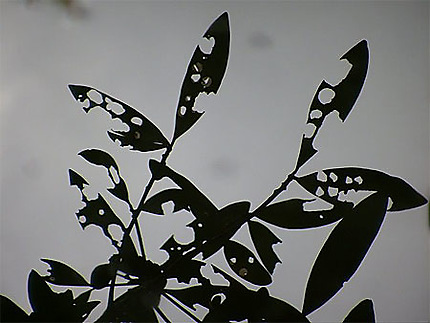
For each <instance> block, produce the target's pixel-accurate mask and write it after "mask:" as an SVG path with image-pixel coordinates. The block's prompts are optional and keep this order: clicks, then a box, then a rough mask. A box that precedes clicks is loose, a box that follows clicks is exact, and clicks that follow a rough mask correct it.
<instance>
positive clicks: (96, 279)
mask: <svg viewBox="0 0 430 323" xmlns="http://www.w3.org/2000/svg"><path fill="white" fill-rule="evenodd" d="M115 275H116V269H115V267H114V266H113V265H112V263H106V264H101V265H98V266H97V267H95V268H94V269H93V271H92V273H91V280H90V281H91V286H93V287H94V288H95V289H102V288H104V287H107V286H109V283H110V282H111V281H112V279H113V278H114V277H115Z"/></svg>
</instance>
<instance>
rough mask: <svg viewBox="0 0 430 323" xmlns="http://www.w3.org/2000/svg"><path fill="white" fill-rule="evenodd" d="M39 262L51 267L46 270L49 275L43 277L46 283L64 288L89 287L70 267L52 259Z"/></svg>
mask: <svg viewBox="0 0 430 323" xmlns="http://www.w3.org/2000/svg"><path fill="white" fill-rule="evenodd" d="M41 260H42V261H43V262H46V263H47V264H48V265H49V266H50V267H51V268H49V269H48V272H49V274H50V275H49V276H45V277H44V278H45V280H46V281H47V282H49V283H52V284H55V285H65V286H89V283H88V282H87V281H86V280H85V278H84V277H82V275H81V274H79V273H78V272H77V271H76V270H74V269H73V268H72V267H70V266H68V265H66V264H64V263H62V262H60V261H56V260H52V259H41Z"/></svg>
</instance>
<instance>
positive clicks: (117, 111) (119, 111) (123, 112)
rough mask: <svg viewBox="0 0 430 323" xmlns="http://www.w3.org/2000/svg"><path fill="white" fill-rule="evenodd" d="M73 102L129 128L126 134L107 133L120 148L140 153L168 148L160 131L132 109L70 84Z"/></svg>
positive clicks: (106, 96)
mask: <svg viewBox="0 0 430 323" xmlns="http://www.w3.org/2000/svg"><path fill="white" fill-rule="evenodd" d="M69 89H70V92H72V95H73V97H74V98H75V100H77V101H79V102H81V103H86V102H88V106H87V107H85V106H84V107H83V109H84V111H85V112H87V113H88V112H89V111H90V110H91V109H94V108H97V107H99V108H101V109H103V110H105V111H106V112H107V113H108V114H109V115H110V116H111V118H112V119H119V120H120V121H122V122H123V123H124V125H126V126H127V127H128V131H115V130H112V131H108V136H109V138H110V139H111V140H112V141H115V140H118V141H119V142H120V145H121V146H123V147H124V146H130V149H132V150H138V151H140V152H146V151H153V150H159V149H163V148H166V147H168V146H169V142H168V140H167V139H166V138H165V137H164V135H163V134H162V132H161V131H160V130H159V129H158V128H157V127H156V126H155V125H154V124H153V123H152V122H151V121H150V120H149V119H148V118H146V117H145V116H144V115H143V114H141V113H140V112H139V111H137V110H135V109H134V108H132V107H131V106H129V105H127V104H125V103H123V102H121V101H119V100H118V99H115V98H114V97H111V96H109V95H107V94H105V93H103V92H101V91H99V90H96V89H94V88H91V87H88V86H85V85H73V84H70V85H69Z"/></svg>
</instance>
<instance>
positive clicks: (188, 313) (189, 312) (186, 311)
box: [162, 292, 202, 323]
mask: <svg viewBox="0 0 430 323" xmlns="http://www.w3.org/2000/svg"><path fill="white" fill-rule="evenodd" d="M162 295H163V296H164V297H165V298H166V299H167V300H168V301H169V302H171V303H172V304H173V305H175V306H176V307H177V308H178V309H180V310H181V311H182V312H183V313H185V314H187V315H188V317H189V318H191V319H192V320H194V322H197V323H201V322H202V321H200V319H199V318H198V317H197V316H195V315H194V314H193V313H192V312H191V311H190V310H188V309H187V308H185V307H183V306H182V305H181V304H180V303H179V302H178V301H177V300H176V299H174V298H173V297H172V296H170V295H169V294H167V293H166V292H164V293H162Z"/></svg>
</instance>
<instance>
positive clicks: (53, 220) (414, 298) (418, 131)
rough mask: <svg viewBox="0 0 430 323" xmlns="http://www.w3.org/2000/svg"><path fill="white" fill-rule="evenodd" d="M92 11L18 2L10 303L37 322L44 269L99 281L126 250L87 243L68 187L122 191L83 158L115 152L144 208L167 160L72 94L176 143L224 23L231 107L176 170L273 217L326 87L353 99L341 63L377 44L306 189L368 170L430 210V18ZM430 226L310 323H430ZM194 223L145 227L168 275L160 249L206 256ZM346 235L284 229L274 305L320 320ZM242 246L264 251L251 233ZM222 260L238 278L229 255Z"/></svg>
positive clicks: (371, 12) (346, 8) (378, 246)
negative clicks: (345, 321)
mask: <svg viewBox="0 0 430 323" xmlns="http://www.w3.org/2000/svg"><path fill="white" fill-rule="evenodd" d="M79 4H80V6H81V7H82V9H83V10H84V11H85V12H84V13H83V14H81V15H79V14H73V13H68V12H67V11H66V10H62V8H61V7H60V6H57V5H54V3H53V2H52V1H42V2H39V1H33V2H32V3H30V4H28V3H26V2H25V1H5V0H2V1H1V2H0V10H1V16H0V18H1V20H0V36H1V39H0V45H1V51H0V54H1V56H0V63H1V65H0V68H1V69H0V78H1V88H0V90H1V92H0V95H1V109H0V113H1V115H0V118H1V151H0V154H1V155H0V156H1V157H0V158H1V237H0V239H1V240H0V241H1V249H0V250H1V268H0V269H1V272H0V278H1V285H0V291H1V293H2V294H3V295H7V296H8V297H10V298H11V299H13V300H14V301H16V302H17V303H18V304H20V305H21V306H22V307H24V308H25V309H26V310H28V311H29V310H30V307H29V304H28V301H27V293H26V284H27V283H26V280H27V276H28V273H29V272H30V270H31V269H32V268H35V269H36V270H38V271H39V272H40V273H41V274H44V273H45V272H46V268H47V266H46V265H45V264H44V263H42V262H40V261H39V259H40V258H50V259H56V260H60V261H63V262H65V263H68V264H70V265H71V266H73V267H74V268H76V269H77V270H79V271H80V272H81V273H82V274H84V275H85V276H86V277H87V278H89V275H90V273H91V270H92V268H93V267H94V266H96V265H97V264H99V263H102V262H106V261H107V259H108V257H109V256H110V254H111V253H112V251H113V249H112V248H111V247H109V243H108V240H107V239H105V238H104V237H103V236H102V234H101V233H100V232H99V230H98V228H89V229H87V230H86V231H82V230H81V228H80V226H79V224H78V222H77V221H76V218H75V216H74V213H75V211H76V210H77V209H78V208H80V207H81V203H80V195H79V193H78V191H77V189H76V188H71V187H69V185H68V176H67V170H68V169H69V168H73V169H75V170H76V171H78V172H79V173H81V174H82V175H84V177H86V178H87V180H89V181H90V182H91V183H94V184H96V185H95V186H96V187H95V188H94V192H97V190H98V189H103V188H104V187H105V185H106V184H107V183H108V181H107V180H106V179H105V178H106V176H105V171H104V170H103V169H101V168H95V167H93V166H91V165H89V164H87V163H86V162H85V161H84V160H83V159H82V158H80V157H79V156H77V153H78V152H79V151H81V150H83V149H85V148H100V149H104V150H106V151H108V152H110V153H111V154H112V155H113V156H114V157H115V158H116V160H117V162H118V163H119V165H120V167H121V171H122V174H123V177H124V178H125V179H126V180H127V182H128V184H129V189H130V191H131V197H132V200H133V201H134V203H137V201H138V199H139V198H140V194H141V192H142V189H143V187H144V185H145V183H146V181H147V179H148V175H149V172H148V170H147V166H146V161H147V157H149V156H151V157H152V158H159V155H160V153H150V154H147V155H145V154H140V153H136V152H129V151H128V150H127V149H120V148H119V147H118V145H117V144H114V143H112V142H111V141H110V140H109V139H108V138H107V136H106V130H108V129H110V128H111V123H110V122H109V120H108V118H107V115H105V114H103V113H102V111H100V113H99V111H97V112H95V111H94V112H93V113H90V114H89V115H86V114H85V113H84V112H83V111H82V110H81V109H80V105H79V104H77V103H76V102H75V101H74V100H73V98H72V96H71V95H70V94H69V92H68V89H67V87H66V86H67V84H69V83H75V84H76V83H77V84H86V85H90V86H94V87H96V88H98V89H100V90H101V91H104V92H106V93H109V94H111V95H113V96H115V97H117V98H119V99H121V100H123V101H124V102H127V103H129V104H130V105H132V106H134V107H135V108H137V109H139V110H140V111H141V112H143V113H144V114H145V115H146V116H147V117H148V118H150V119H151V120H152V121H153V122H154V123H156V124H157V125H158V126H159V128H160V129H161V130H162V131H163V132H164V133H165V135H166V136H167V137H168V138H170V137H171V135H172V132H173V122H174V113H175V108H176V102H177V97H178V93H179V90H180V85H181V82H182V79H183V76H184V73H185V69H186V66H187V64H188V61H189V59H190V57H191V55H192V53H193V51H194V48H195V46H196V44H197V43H198V42H199V40H200V36H201V35H202V34H203V33H204V31H205V30H206V29H207V27H208V26H209V25H210V23H211V22H212V21H213V20H214V19H215V18H216V17H218V16H219V15H220V14H221V13H222V12H224V11H228V12H229V14H230V23H231V33H232V37H231V52H230V60H229V64H228V69H227V73H226V76H225V79H224V82H223V84H222V86H221V89H220V91H219V94H218V95H217V96H211V97H208V98H201V99H200V101H199V106H200V107H202V109H203V110H205V111H206V113H205V115H204V116H203V118H202V119H201V120H200V121H199V122H198V123H197V124H196V125H195V126H194V127H193V128H192V129H191V130H190V131H189V132H188V133H187V134H186V135H184V136H183V137H182V138H181V139H180V140H179V141H178V143H177V146H176V147H175V150H174V152H173V153H172V155H171V157H170V159H169V165H170V166H171V167H173V168H174V169H176V170H177V171H179V172H181V173H183V174H184V175H186V176H187V177H188V178H190V179H191V180H192V181H193V182H194V183H195V184H196V185H197V186H198V187H199V188H200V189H202V191H203V192H205V193H206V194H207V195H208V196H209V197H210V198H211V199H212V200H213V201H214V203H215V204H216V205H217V206H218V207H222V206H225V205H226V204H229V203H231V202H233V201H238V200H249V201H251V203H252V208H255V207H257V206H258V204H259V203H261V202H262V201H263V200H264V199H265V198H266V197H267V196H268V195H269V194H270V193H271V191H272V190H273V189H274V188H275V187H277V186H278V185H279V183H280V182H281V181H282V180H283V179H284V177H285V175H286V174H287V173H288V172H289V171H291V170H292V168H293V167H294V163H295V160H296V155H297V152H298V148H299V142H300V137H301V133H302V131H303V129H304V124H305V121H306V115H307V110H308V106H309V103H310V101H311V99H312V97H313V95H314V92H315V90H316V88H317V86H318V85H319V83H320V82H321V80H322V79H326V80H327V81H329V82H331V83H333V84H336V83H337V82H338V81H339V80H341V79H342V78H343V77H344V76H345V74H346V72H347V70H348V65H347V64H346V63H344V62H341V61H339V60H338V58H339V57H340V56H341V55H342V54H343V53H345V52H346V51H347V50H348V49H349V48H351V47H352V46H353V45H355V44H356V43H357V42H358V41H360V40H361V39H363V38H364V39H367V40H368V42H369V49H370V66H369V72H368V78H367V81H366V84H365V87H364V90H363V92H362V94H361V96H360V98H359V100H358V102H357V105H356V106H355V108H354V110H353V111H352V113H351V114H350V115H349V117H348V119H347V120H346V123H344V124H342V123H341V122H339V121H338V119H337V118H336V117H335V116H332V117H331V118H330V119H328V120H327V122H326V123H327V124H326V126H325V127H324V128H323V130H322V131H321V133H320V136H319V137H318V140H317V142H316V145H317V147H318V148H319V150H320V152H319V154H318V155H317V156H316V157H314V159H313V160H312V161H311V162H309V163H308V164H307V165H305V167H304V169H303V172H302V173H303V174H304V173H308V172H312V171H315V170H319V169H322V168H327V167H334V166H361V167H368V168H373V169H379V170H381V171H384V172H387V173H389V174H392V175H395V176H399V177H401V178H403V179H405V180H406V181H407V182H408V183H410V184H411V185H413V186H414V187H415V188H416V189H417V190H418V191H419V192H421V193H422V194H424V195H425V196H426V197H427V198H428V196H429V195H430V194H429V174H428V169H429V3H428V2H427V1H423V2H414V1H405V2H400V1H396V2H388V1H381V2H352V1H351V2H346V1H345V2H340V1H338V2H326V1H319V2H290V1H277V2H269V1H264V2H263V1H252V2H245V1H226V2H223V1H213V2H209V1H188V2H185V1H175V2H173V1H172V2H168V1H158V2H149V1H115V2H114V1H82V2H79ZM75 13H76V12H75ZM78 13H79V12H78ZM300 194H301V195H303V194H304V193H303V192H302V191H299V190H297V192H294V193H293V195H295V196H299V195H300ZM105 196H108V195H107V194H105ZM304 196H306V195H304ZM115 205H116V204H114V205H113V206H114V207H115ZM118 206H119V204H118ZM427 210H428V209H427V206H426V207H421V208H418V209H414V210H410V211H404V212H397V213H388V215H387V218H386V221H385V223H384V225H383V227H382V229H381V232H380V235H379V236H378V238H377V240H376V242H375V243H374V245H373V246H372V248H371V250H370V251H369V253H368V256H367V257H366V259H365V261H364V262H363V263H362V265H361V267H360V269H359V271H358V272H357V273H356V274H355V275H354V276H353V277H352V279H351V280H350V281H349V282H348V283H347V284H346V285H345V287H344V288H343V290H342V291H341V292H339V293H338V294H337V295H336V296H335V297H334V298H333V299H332V300H330V301H329V302H328V303H327V304H326V305H325V306H323V307H322V308H321V309H319V310H318V311H316V312H315V313H313V314H312V315H311V316H309V318H310V319H311V320H312V321H314V322H329V321H340V320H342V318H343V317H344V316H345V315H346V314H347V313H348V312H349V311H350V309H351V308H352V307H353V306H354V305H355V304H356V303H358V302H359V301H360V300H362V299H364V298H371V299H373V301H374V303H375V309H376V315H377V319H378V321H379V322H424V321H428V320H429V252H428V249H429V245H428V242H429V225H428V213H427ZM191 218H192V217H190V216H189V215H185V214H183V215H178V216H174V215H170V216H166V217H164V218H163V217H153V216H149V215H146V216H144V217H143V219H142V228H143V233H144V238H145V244H146V247H147V249H148V255H149V256H150V257H151V259H153V260H154V261H159V262H160V261H163V260H164V259H166V255H165V253H164V252H162V251H159V250H158V248H159V246H160V245H161V244H162V242H163V241H164V240H165V239H167V237H168V236H169V235H170V234H171V233H172V232H174V233H176V234H177V237H178V239H179V240H182V241H186V239H190V237H191V232H190V231H189V229H188V230H185V229H184V224H186V223H187V222H189V221H190V220H191ZM125 220H126V219H125ZM331 228H332V227H327V228H322V229H318V230H307V231H282V230H279V229H276V228H275V229H273V230H274V232H276V234H277V235H278V236H279V237H280V238H281V239H282V240H283V244H282V245H277V246H276V250H277V252H278V253H279V254H280V256H281V258H282V260H283V263H282V265H278V266H277V268H276V272H275V276H274V281H275V284H274V286H271V287H270V290H271V294H272V295H274V296H276V297H279V298H282V299H284V300H286V301H287V302H289V303H290V304H292V305H294V306H295V307H297V308H299V309H300V308H301V307H302V303H303V296H304V290H305V286H306V280H307V278H308V275H309V272H310V269H311V266H312V263H313V261H314V259H315V257H316V255H317V253H318V251H319V248H320V247H321V246H322V243H323V241H324V239H325V238H326V236H327V234H328V233H329V231H330V230H331ZM237 238H238V240H240V241H242V242H243V243H245V244H248V246H249V245H250V244H249V241H248V240H247V233H246V232H241V233H240V234H239V236H238V237H237ZM211 260H212V261H213V263H215V264H217V265H218V266H220V267H222V268H224V269H225V270H229V269H228V267H227V265H226V264H225V262H224V260H223V258H222V256H221V255H215V256H214V257H213V258H211ZM93 296H94V297H95V298H97V297H105V295H104V294H103V293H102V292H98V293H94V295H93ZM99 307H100V309H98V310H99V311H101V310H102V307H101V306H99ZM94 318H95V317H93V319H94ZM177 319H179V320H181V319H183V318H182V317H180V316H179V317H178V318H177Z"/></svg>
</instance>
